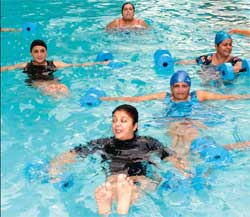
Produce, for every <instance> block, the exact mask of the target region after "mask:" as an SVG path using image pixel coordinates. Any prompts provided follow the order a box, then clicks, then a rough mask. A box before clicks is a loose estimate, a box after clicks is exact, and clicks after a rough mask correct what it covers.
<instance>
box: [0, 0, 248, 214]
mask: <svg viewBox="0 0 250 217" xmlns="http://www.w3.org/2000/svg"><path fill="white" fill-rule="evenodd" d="M134 14H135V7H134V5H133V4H132V3H129V2H126V3H124V4H123V5H122V17H121V18H119V19H115V20H114V21H112V22H111V23H109V24H108V25H107V27H106V29H107V30H111V29H137V28H148V25H147V24H146V23H145V21H143V20H141V19H138V18H135V17H134ZM1 31H3V29H1ZM229 33H230V34H233V33H239V34H243V33H244V34H245V33H246V34H249V32H243V31H242V32H239V31H238V32H237V30H231V31H230V32H229ZM229 33H227V32H224V31H220V32H218V33H217V34H216V37H215V49H216V52H215V53H213V54H209V55H202V56H200V57H198V58H197V59H196V60H183V61H179V62H178V64H190V63H191V64H202V65H212V66H218V65H221V64H223V63H226V62H230V63H231V64H232V65H233V68H234V72H235V73H239V72H241V71H242V60H241V59H240V58H238V57H234V56H231V52H232V38H231V35H230V34H229ZM30 53H31V56H32V58H33V59H32V61H31V62H29V63H19V64H16V65H13V66H4V67H1V71H6V70H14V69H23V72H25V73H27V76H28V79H27V80H26V82H27V83H28V84H29V85H31V86H33V87H36V88H38V89H40V90H41V91H42V92H43V93H44V94H48V95H50V96H54V97H58V96H67V95H69V89H68V87H67V86H66V85H64V84H62V83H60V81H59V80H58V79H57V78H56V77H55V76H54V72H55V71H56V70H57V69H58V68H63V67H86V66H93V65H96V64H103V65H105V64H108V61H104V62H90V63H75V64H74V63H65V62H62V61H48V60H47V59H46V58H47V45H46V43H45V42H44V41H43V40H40V39H37V40H34V41H33V42H32V43H31V45H30ZM190 89H191V78H190V76H189V75H188V73H187V72H186V71H184V70H180V71H177V72H175V73H173V74H172V76H171V78H170V92H169V93H168V92H166V91H163V92H159V93H152V94H147V95H144V96H134V97H133V96H127V97H126V96H125V97H108V96H107V97H101V98H100V99H101V100H102V101H127V102H141V101H147V100H163V101H164V102H165V103H166V105H167V106H168V107H170V106H172V105H173V104H181V105H182V106H185V105H184V104H188V105H190V106H192V105H194V104H196V103H197V104H198V103H201V102H204V101H208V100H241V99H250V94H246V95H226V94H219V93H212V92H208V91H201V90H196V91H192V92H191V91H190ZM138 121H139V115H138V111H137V109H136V108H135V107H134V106H132V105H129V104H123V105H120V106H118V107H117V108H115V109H114V111H113V112H112V132H113V136H112V137H109V138H101V139H97V140H92V141H90V142H89V143H88V144H86V145H79V146H77V147H75V148H74V149H72V150H70V151H69V152H67V153H64V154H62V155H60V156H58V157H56V158H55V159H53V160H52V161H51V162H50V171H49V173H50V177H51V183H56V182H59V181H60V178H59V174H60V173H62V172H63V171H62V167H63V165H65V164H69V163H73V162H75V161H76V159H77V158H85V157H86V156H87V155H89V154H93V153H95V152H98V153H101V156H102V158H103V160H107V161H109V162H110V163H109V171H108V173H109V174H110V175H108V178H107V181H106V182H105V183H104V184H103V185H101V186H99V187H98V188H97V189H96V192H95V198H96V202H97V206H98V211H99V214H101V215H105V216H108V215H109V213H110V212H111V209H112V203H113V201H117V213H118V214H127V213H128V211H129V208H130V206H131V204H132V203H133V202H134V201H135V200H136V199H137V198H138V196H139V192H140V191H141V190H148V189H150V190H152V189H155V188H156V187H157V184H156V183H158V184H159V183H160V180H158V182H157V181H155V180H152V179H151V178H149V177H148V176H147V170H148V165H155V163H154V162H153V161H152V160H151V157H152V155H153V154H154V153H156V154H157V155H158V156H159V158H160V159H162V160H166V161H168V162H171V163H172V164H173V165H174V166H175V167H176V168H177V169H178V170H179V171H180V173H182V174H183V176H184V177H187V176H190V174H189V173H187V170H188V169H189V163H188V162H189V159H188V158H189V153H190V146H191V144H192V142H193V141H194V140H195V139H197V138H198V137H199V136H200V133H199V128H202V127H205V126H204V125H203V123H201V122H198V121H194V120H191V119H188V120H183V121H177V122H174V123H173V124H172V125H171V126H170V129H169V133H170V136H171V139H172V146H171V147H172V150H170V149H168V148H166V147H165V145H163V144H162V143H161V142H160V141H158V140H157V139H155V138H152V137H149V136H139V135H137V130H138ZM194 126H195V127H194ZM225 147H226V149H228V150H231V149H235V148H236V149H241V148H244V147H250V142H249V141H246V142H242V143H238V144H232V145H229V146H225ZM191 175H192V174H191Z"/></svg>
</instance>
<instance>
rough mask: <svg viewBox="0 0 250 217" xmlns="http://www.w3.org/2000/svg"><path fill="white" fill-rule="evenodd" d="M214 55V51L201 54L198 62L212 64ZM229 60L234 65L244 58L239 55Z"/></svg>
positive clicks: (197, 59)
mask: <svg viewBox="0 0 250 217" xmlns="http://www.w3.org/2000/svg"><path fill="white" fill-rule="evenodd" d="M212 56H213V54H212V53H210V54H206V55H201V56H199V57H197V58H196V62H197V64H199V65H210V64H211V63H212ZM228 62H229V63H231V64H232V65H233V66H234V65H235V64H236V63H237V62H242V60H241V59H240V58H239V57H237V56H235V57H231V59H230V60H229V61H228Z"/></svg>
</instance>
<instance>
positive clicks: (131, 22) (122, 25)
mask: <svg viewBox="0 0 250 217" xmlns="http://www.w3.org/2000/svg"><path fill="white" fill-rule="evenodd" d="M134 15H135V6H134V5H133V4H132V3H130V2H125V3H124V4H123V5H122V17H121V18H118V19H115V20H113V21H112V22H111V23H109V24H108V25H107V27H106V29H137V28H138V29H139V28H144V29H145V28H148V25H147V24H146V23H145V21H144V20H142V19H139V18H135V17H134Z"/></svg>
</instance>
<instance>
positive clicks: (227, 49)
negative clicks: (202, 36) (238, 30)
mask: <svg viewBox="0 0 250 217" xmlns="http://www.w3.org/2000/svg"><path fill="white" fill-rule="evenodd" d="M232 48H233V41H232V39H230V38H228V39H226V40H224V41H222V42H221V43H220V44H219V45H215V49H216V51H217V53H218V54H220V55H221V56H224V57H229V56H230V55H231V53H232Z"/></svg>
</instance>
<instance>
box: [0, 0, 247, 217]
mask: <svg viewBox="0 0 250 217" xmlns="http://www.w3.org/2000/svg"><path fill="white" fill-rule="evenodd" d="M1 4H2V5H1V6H2V7H1V25H2V27H16V28H19V27H20V26H22V23H24V22H34V23H37V24H38V27H39V28H38V29H37V31H36V32H35V33H34V34H25V33H1V64H2V65H11V64H14V63H19V62H26V61H29V60H30V56H29V45H30V42H31V41H32V40H33V39H36V38H41V39H44V40H45V41H46V42H47V44H48V53H49V58H48V59H54V60H63V61H65V62H86V61H93V60H95V58H96V55H97V53H98V52H99V51H101V50H107V49H108V50H110V51H112V53H113V55H114V56H115V58H116V59H118V60H122V61H125V62H127V63H128V64H127V65H126V66H124V67H123V68H118V69H113V70H111V69H110V68H108V67H103V66H95V67H90V68H68V69H65V70H60V71H58V72H57V73H56V75H57V76H58V77H60V78H61V80H62V82H63V83H65V84H67V85H68V86H69V88H70V90H71V96H70V97H68V98H65V99H62V100H54V99H52V98H49V97H46V96H43V95H41V94H40V93H39V92H38V91H37V90H35V89H32V88H30V87H27V86H25V84H24V80H25V78H26V76H25V74H23V73H21V71H18V70H16V71H10V72H5V73H2V74H1V214H2V216H8V217H12V216H13V217H14V216H15V217H16V216H42V217H44V216H53V217H54V216H65V217H66V216H74V217H77V216H98V215H97V211H96V205H95V202H94V194H93V192H94V189H95V188H96V186H98V185H99V184H100V183H102V182H103V181H104V179H105V177H104V175H103V174H102V172H101V171H100V164H99V163H98V158H97V160H96V162H93V160H92V159H87V160H86V161H85V162H82V163H79V164H76V165H73V166H72V168H71V170H73V171H74V173H75V174H76V176H77V178H76V179H75V184H74V186H73V188H72V189H71V190H70V191H69V192H60V191H58V190H56V189H54V188H53V187H52V185H49V184H40V183H29V182H27V180H26V179H25V177H24V174H23V168H24V167H25V165H26V164H27V163H28V162H36V161H38V160H41V159H46V160H50V159H52V158H53V157H55V156H56V155H58V154H60V153H62V152H65V151H67V150H69V149H70V148H72V147H74V146H75V145H77V144H79V143H85V142H87V141H89V140H91V139H95V138H100V137H104V136H107V135H111V132H110V128H111V125H110V124H111V121H110V120H111V111H112V110H113V109H114V108H115V107H116V106H117V105H119V104H121V103H118V102H112V103H107V102H104V103H102V104H101V105H100V106H98V107H95V108H82V107H80V105H79V99H80V97H81V95H82V94H83V92H84V90H86V89H88V88H89V87H101V88H102V89H103V90H105V92H106V93H107V94H108V95H113V96H120V95H139V94H145V93H151V92H157V91H162V90H168V83H167V84H166V82H168V76H167V75H166V76H165V77H162V76H159V75H157V73H156V72H155V70H154V67H153V53H154V52H155V50H157V49H158V48H162V47H163V48H168V49H169V50H170V51H171V53H172V54H173V56H174V57H175V58H177V59H188V58H194V57H196V56H198V55H200V54H202V53H208V52H211V51H213V40H214V34H215V32H216V31H218V30H221V29H224V30H228V29H229V28H233V27H239V28H246V27H249V25H250V23H249V19H248V18H249V14H250V12H249V6H250V5H249V3H248V1H246V0H242V1H232V2H228V1H220V4H219V2H218V1H203V2H200V1H196V0H192V1H186V2H184V1H179V0H178V1H172V0H171V1H167V2H166V1H160V0H157V1H150V3H145V2H144V1H137V3H136V5H135V6H136V15H137V16H138V17H141V18H143V19H145V20H146V21H147V22H148V23H149V24H150V26H151V29H150V30H149V31H146V32H136V33H133V32H131V33H113V34H110V33H107V32H105V31H104V27H105V25H106V24H107V23H108V22H110V21H111V20H113V19H114V18H116V17H118V16H120V7H121V4H122V1H117V2H116V1H110V0H102V1H90V0H89V1H87V0H84V1H78V0H75V1H67V0H64V1H60V2H58V1H47V2H44V1H14V3H13V1H11V0H8V1H7V0H3V1H2V2H1ZM38 11H39V13H38ZM233 39H234V50H233V54H235V55H238V56H240V57H242V58H243V59H244V58H249V53H250V46H249V43H250V42H249V37H248V38H247V37H242V36H237V35H234V36H233ZM180 68H185V69H186V70H188V71H189V72H190V74H191V76H192V78H193V89H197V88H202V89H208V90H211V91H221V92H224V93H239V94H243V93H248V94H249V87H250V81H249V79H247V78H245V77H243V76H242V77H240V78H239V79H238V80H237V81H236V82H235V84H234V85H230V86H222V87H219V88H216V87H213V86H209V87H204V86H201V85H200V80H199V76H198V73H197V72H198V71H199V69H200V68H199V67H198V66H185V67H180V66H177V67H176V69H180ZM133 105H135V106H136V107H137V108H138V110H139V113H140V130H139V133H140V134H141V135H151V136H154V137H156V138H157V139H159V140H160V141H162V142H163V143H164V144H166V145H169V144H170V140H169V137H168V136H167V135H166V126H165V120H164V111H165V106H164V104H163V103H162V102H158V101H153V102H146V103H137V104H133ZM215 111H216V112H215ZM214 113H216V114H217V115H215V116H213V114H214ZM198 115H199V116H200V117H201V114H198ZM206 117H207V118H208V119H209V118H210V117H211V119H212V123H211V125H210V126H209V129H208V131H207V132H206V134H208V135H211V136H212V137H213V138H215V139H216V141H217V142H218V143H219V144H228V143H234V142H239V141H246V140H250V134H249V130H248V125H249V121H250V118H249V117H250V104H249V101H237V102H227V103H225V102H216V103H215V102H213V103H207V104H206ZM211 119H209V120H211ZM249 154H250V153H249V151H246V152H236V153H233V154H232V155H233V163H232V164H230V165H228V166H227V167H226V168H224V169H221V170H216V171H215V172H214V175H215V176H216V178H215V179H214V181H213V183H212V188H211V189H210V190H205V191H201V192H199V193H198V194H197V193H196V192H193V191H192V192H191V193H190V194H186V195H176V194H170V193H164V195H163V198H161V197H160V196H159V195H158V194H157V192H153V193H152V194H146V195H144V196H143V197H142V198H141V199H140V200H139V201H138V202H137V203H136V205H135V206H133V207H132V209H131V210H130V213H129V216H144V217H146V216H154V217H156V216H171V217H172V216H185V217H186V216H192V217H193V216H194V217H195V216H216V217H224V216H228V217H229V216H242V217H245V216H248V212H249V198H250V184H249V183H250V173H249V169H250V157H249ZM164 166H165V165H164ZM167 169H168V166H167V165H166V167H164V170H167ZM113 216H115V215H113Z"/></svg>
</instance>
